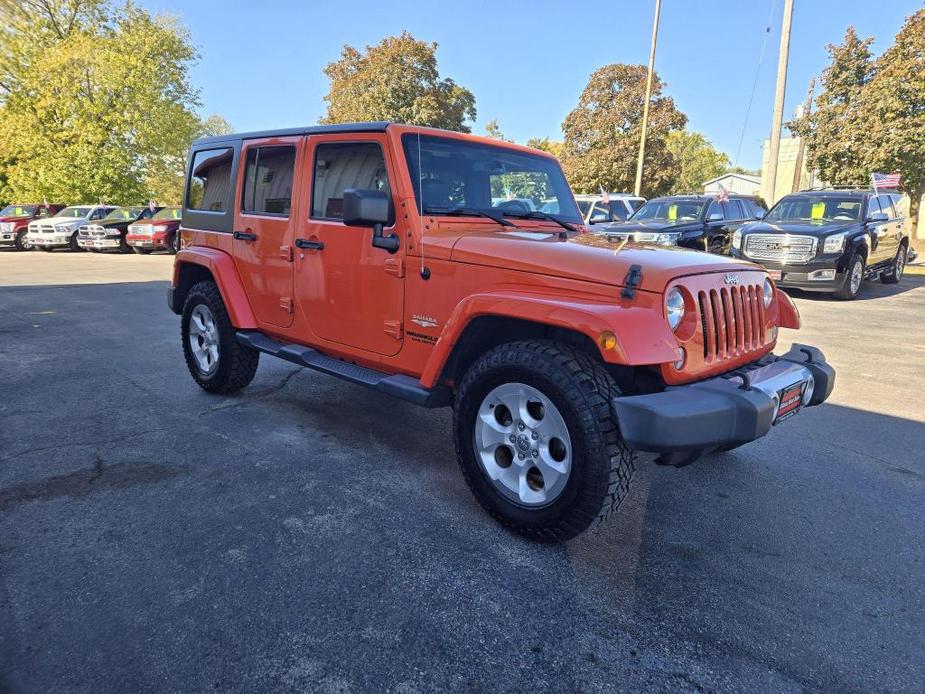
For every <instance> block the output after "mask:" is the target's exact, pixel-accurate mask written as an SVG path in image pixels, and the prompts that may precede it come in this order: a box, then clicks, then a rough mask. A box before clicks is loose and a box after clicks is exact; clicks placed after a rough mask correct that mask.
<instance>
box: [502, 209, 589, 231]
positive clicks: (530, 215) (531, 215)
mask: <svg viewBox="0 0 925 694" xmlns="http://www.w3.org/2000/svg"><path fill="white" fill-rule="evenodd" d="M504 214H506V215H507V216H508V217H516V218H517V219H548V220H549V221H550V222H555V223H556V224H558V225H559V226H560V227H562V228H563V229H568V230H569V231H578V230H577V229H576V228H575V227H574V226H572V225H571V224H569V223H568V222H566V221H564V220H562V219H559V218H558V217H556V216H555V215H552V214H549V213H548V212H540V211H539V210H533V211H532V212H505V213H504ZM559 233H562V232H559Z"/></svg>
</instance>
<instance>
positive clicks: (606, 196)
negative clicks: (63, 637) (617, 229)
mask: <svg viewBox="0 0 925 694" xmlns="http://www.w3.org/2000/svg"><path fill="white" fill-rule="evenodd" d="M645 201H646V199H645V198H640V197H637V196H635V195H630V194H629V193H601V194H600V195H576V196H575V202H577V203H578V209H579V211H580V212H581V216H582V217H583V218H584V221H585V224H607V223H609V222H625V221H626V220H627V219H628V218H629V217H630V215H632V214H633V212H635V211H636V210H638V209H639V208H640V207H642V206H643V204H644V203H645Z"/></svg>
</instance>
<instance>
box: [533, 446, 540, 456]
mask: <svg viewBox="0 0 925 694" xmlns="http://www.w3.org/2000/svg"><path fill="white" fill-rule="evenodd" d="M539 454H540V452H539V451H538V450H536V449H535V448H534V449H533V457H534V458H536V457H537V456H538V455H539Z"/></svg>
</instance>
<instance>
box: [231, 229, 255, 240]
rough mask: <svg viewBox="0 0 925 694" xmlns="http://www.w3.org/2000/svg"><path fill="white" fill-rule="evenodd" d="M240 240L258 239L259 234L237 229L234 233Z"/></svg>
mask: <svg viewBox="0 0 925 694" xmlns="http://www.w3.org/2000/svg"><path fill="white" fill-rule="evenodd" d="M232 236H234V237H235V238H236V239H237V240H238V241H256V240H257V234H255V233H253V232H251V231H236V232H234V234H232Z"/></svg>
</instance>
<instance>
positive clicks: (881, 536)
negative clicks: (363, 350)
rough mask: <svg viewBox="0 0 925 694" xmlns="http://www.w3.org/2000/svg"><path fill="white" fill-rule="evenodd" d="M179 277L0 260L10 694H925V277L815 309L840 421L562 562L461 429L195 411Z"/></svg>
mask: <svg viewBox="0 0 925 694" xmlns="http://www.w3.org/2000/svg"><path fill="white" fill-rule="evenodd" d="M171 261H172V258H170V257H169V256H162V255H154V256H135V255H129V256H105V255H97V254H83V253H81V254H76V253H67V252H56V253H54V254H45V253H38V252H35V253H12V252H6V251H0V691H11V692H39V691H61V692H63V691H68V692H71V691H85V692H102V691H118V692H123V691H149V690H169V691H205V690H213V689H215V690H220V691H266V690H271V689H274V690H275V689H281V690H317V691H338V692H349V691H364V690H389V691H399V692H415V691H420V692H426V691H434V690H447V689H449V690H487V691H528V690H529V691H536V690H540V691H598V690H629V691H640V690H643V689H657V690H670V691H704V690H722V691H729V690H748V691H768V690H774V691H803V690H826V691H910V692H911V691H922V690H923V688H925V659H923V653H925V581H923V577H925V543H923V538H925V513H923V509H925V395H923V393H925V366H923V362H925V320H923V316H925V277H922V276H907V277H906V278H905V279H904V280H903V282H902V283H901V284H900V285H898V287H887V286H883V285H880V284H879V283H874V284H868V285H866V286H865V292H864V298H863V299H862V300H859V301H856V302H853V303H841V302H836V301H832V300H828V299H824V298H814V297H812V296H808V295H798V296H795V298H796V301H797V304H798V306H799V309H800V311H801V313H802V316H803V319H804V325H805V328H804V330H803V331H801V333H800V334H799V339H800V340H801V341H805V342H809V343H811V344H815V345H818V346H820V347H821V348H822V349H823V351H824V352H825V353H826V356H827V357H828V359H829V360H830V361H831V362H832V363H833V364H834V365H835V366H836V368H837V369H838V382H837V386H836V391H835V393H834V396H833V398H832V400H831V401H830V403H829V404H826V405H824V406H822V407H819V408H815V409H812V410H808V411H805V412H803V413H801V414H800V415H799V416H798V417H796V418H794V419H792V420H790V421H789V422H787V423H786V424H784V425H782V426H781V428H780V429H779V430H776V431H774V432H772V434H771V435H770V436H768V437H766V438H765V439H762V440H760V441H758V442H756V443H754V444H752V445H750V446H747V447H745V448H743V449H740V450H738V451H735V452H732V453H727V454H723V455H717V456H714V457H711V458H709V459H707V460H704V461H701V462H699V463H697V464H695V465H692V466H689V467H687V468H684V469H680V470H675V469H666V468H661V467H657V466H655V465H652V464H650V463H648V462H647V461H643V463H642V464H641V465H640V468H639V470H638V472H637V477H636V481H635V486H634V487H633V489H632V491H631V494H630V496H629V498H628V499H627V501H626V502H625V503H624V504H623V506H622V507H621V508H620V510H619V512H618V513H617V514H616V516H615V517H614V518H613V519H612V520H611V521H610V523H609V524H607V525H604V526H601V527H600V528H598V529H595V530H593V531H591V532H589V533H586V534H585V535H583V536H581V537H580V538H578V539H577V540H575V541H572V542H570V543H568V544H565V545H561V546H546V545H538V544H533V543H531V542H528V541H525V540H522V539H520V538H519V537H517V536H514V535H512V534H509V533H507V532H506V531H504V530H502V529H500V528H499V527H498V526H497V525H496V524H495V523H494V522H493V521H491V520H490V519H489V518H488V517H487V516H486V515H485V514H484V513H482V511H481V510H480V508H479V507H478V505H477V504H476V502H475V501H474V499H473V498H472V497H471V496H470V494H469V492H468V490H467V489H466V487H465V485H464V483H463V482H462V479H461V476H460V475H459V474H458V471H457V467H456V462H455V458H454V455H453V450H452V442H451V432H450V414H449V412H447V411H425V410H421V409H418V408H415V407H414V406H412V405H410V404H406V403H404V402H398V401H395V400H391V399H388V398H387V397H385V396H381V395H379V394H375V393H371V392H369V391H367V390H364V389H361V388H359V387H356V386H352V385H347V384H344V383H342V382H340V381H337V380H335V379H333V378H330V377H326V376H323V375H320V374H317V373H314V372H311V371H308V370H301V369H298V368H296V367H293V366H292V365H289V364H286V363H284V362H281V361H273V360H272V359H269V358H264V359H263V360H262V363H261V367H260V370H259V371H258V374H257V378H256V379H255V381H254V383H253V384H252V385H251V386H250V387H249V388H247V389H246V390H245V391H244V392H243V393H242V394H240V395H238V396H233V397H218V396H212V395H208V394H206V393H204V392H203V391H201V390H200V389H199V388H198V387H196V386H195V384H194V383H193V381H192V380H191V379H190V378H189V376H188V374H187V371H186V367H185V366H184V364H183V360H182V355H181V349H180V343H179V339H178V335H179V321H178V318H177V317H176V316H174V315H173V314H171V313H170V312H169V311H168V310H167V308H166V304H165V294H164V290H165V288H166V286H167V279H168V277H169V272H170V265H171ZM783 333H784V334H783V335H782V338H781V342H782V343H784V342H788V341H789V340H792V339H796V337H797V335H796V334H795V333H794V334H790V331H783Z"/></svg>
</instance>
